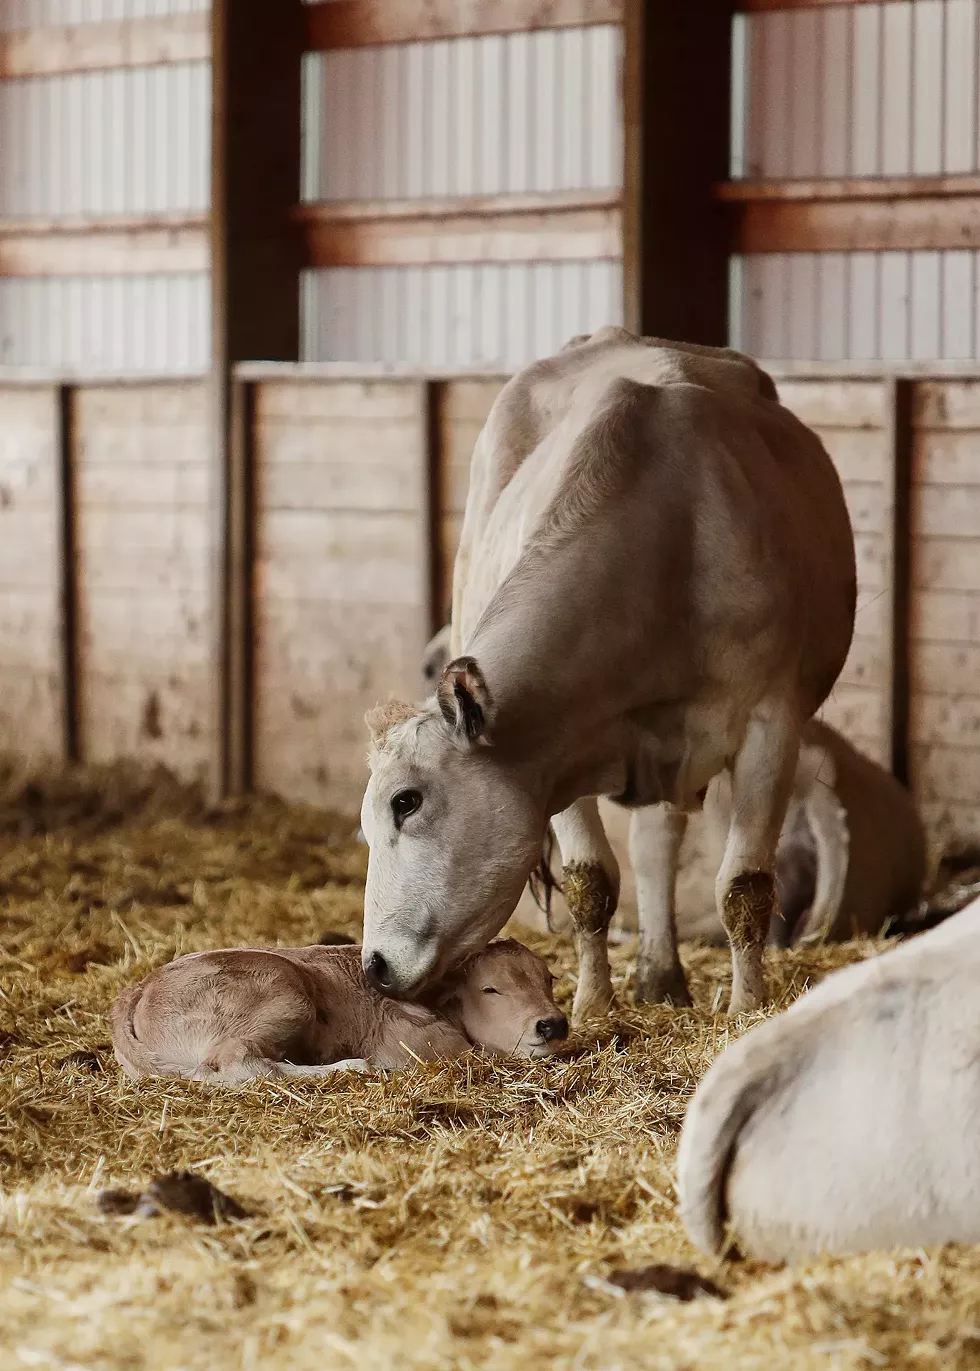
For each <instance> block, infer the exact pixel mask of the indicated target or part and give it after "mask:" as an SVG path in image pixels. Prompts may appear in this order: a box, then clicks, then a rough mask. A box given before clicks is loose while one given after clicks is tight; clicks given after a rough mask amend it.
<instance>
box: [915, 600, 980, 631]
mask: <svg viewBox="0 0 980 1371" xmlns="http://www.w3.org/2000/svg"><path fill="white" fill-rule="evenodd" d="M912 638H913V641H915V642H916V643H926V642H934V643H950V644H957V645H958V644H961V643H973V642H980V595H978V594H977V593H976V590H975V588H973V587H971V588H970V589H968V590H965V591H943V590H919V592H918V594H916V595H915V596H914V598H913V600H912Z"/></svg>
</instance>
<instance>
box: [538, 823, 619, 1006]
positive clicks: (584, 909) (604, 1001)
mask: <svg viewBox="0 0 980 1371" xmlns="http://www.w3.org/2000/svg"><path fill="white" fill-rule="evenodd" d="M552 828H553V829H554V831H555V837H556V838H557V839H558V846H559V847H560V848H561V859H562V894H563V895H564V897H565V903H566V905H567V906H568V913H569V915H570V917H571V920H572V925H573V928H574V931H575V948H576V951H577V952H578V985H577V986H576V988H575V1000H574V1003H573V1005H572V1022H573V1023H581V1022H583V1021H584V1020H585V1019H590V1018H594V1017H595V1016H596V1015H598V1014H605V1013H606V1011H607V1010H608V1008H609V1006H610V1005H611V1004H612V1000H613V988H612V978H611V977H610V975H609V949H608V945H607V934H608V932H609V923H610V920H611V919H612V916H613V915H614V914H615V912H616V905H617V903H618V901H619V866H618V865H617V863H616V858H615V856H614V855H613V850H612V848H611V847H610V846H609V839H608V838H607V837H606V832H605V829H604V828H603V827H602V820H601V819H600V818H599V806H598V804H597V802H596V801H595V800H593V799H588V800H578V801H576V803H575V804H573V805H572V806H571V807H570V808H568V809H566V810H565V811H564V812H563V813H561V814H556V815H555V817H554V819H552Z"/></svg>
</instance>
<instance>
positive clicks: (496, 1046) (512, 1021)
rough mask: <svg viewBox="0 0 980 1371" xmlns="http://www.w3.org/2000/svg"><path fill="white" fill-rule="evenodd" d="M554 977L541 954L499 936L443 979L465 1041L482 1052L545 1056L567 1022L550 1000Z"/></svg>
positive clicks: (562, 1034)
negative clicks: (451, 974) (452, 973)
mask: <svg viewBox="0 0 980 1371" xmlns="http://www.w3.org/2000/svg"><path fill="white" fill-rule="evenodd" d="M553 985H554V977H553V976H552V974H551V972H550V971H549V970H548V964H547V962H546V961H545V960H544V958H543V957H539V956H538V955H537V953H535V952H532V951H531V949H530V948H528V947H524V945H523V944H522V943H519V942H515V941H514V939H513V938H504V939H502V940H501V941H500V942H494V943H491V944H490V946H489V947H487V948H484V950H483V951H482V952H478V953H477V954H476V955H475V956H474V957H471V958H470V959H469V960H468V961H467V962H465V963H464V964H463V966H462V967H461V968H460V970H459V971H457V972H456V973H455V974H454V975H453V976H451V977H450V979H449V983H448V986H449V995H448V999H445V998H443V997H440V1000H441V1007H442V1008H443V1009H444V1010H446V1011H448V1012H450V1013H452V1014H453V1016H454V1017H455V1018H456V1019H457V1020H458V1022H459V1023H460V1025H461V1027H462V1029H463V1032H464V1033H465V1034H466V1036H467V1037H468V1038H469V1040H470V1042H472V1043H475V1044H476V1045H477V1046H478V1047H483V1048H485V1049H486V1050H487V1051H488V1052H500V1053H507V1054H509V1055H512V1056H516V1057H547V1056H550V1055H551V1053H552V1052H555V1051H556V1050H557V1049H558V1048H559V1047H561V1045H562V1043H563V1042H564V1041H565V1039H566V1038H567V1037H568V1020H567V1019H566V1018H565V1016H564V1014H563V1013H562V1012H561V1010H560V1009H559V1008H558V1006H557V1005H556V1004H555V1001H554V996H553V993H552V986H553Z"/></svg>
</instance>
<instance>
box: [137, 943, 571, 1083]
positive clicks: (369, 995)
mask: <svg viewBox="0 0 980 1371" xmlns="http://www.w3.org/2000/svg"><path fill="white" fill-rule="evenodd" d="M552 980H553V978H552V976H551V973H550V971H549V970H548V967H547V964H546V963H545V961H544V960H543V958H541V957H539V956H537V954H536V953H534V952H532V951H531V950H530V949H529V948H527V947H523V946H522V945H521V944H520V943H518V942H515V941H513V940H512V939H505V940H503V941H502V942H496V943H491V944H490V946H489V947H487V948H485V949H484V951H482V952H480V953H479V954H477V955H476V956H475V957H472V958H471V959H470V960H469V961H468V962H467V963H466V964H465V965H464V966H463V967H462V968H461V969H460V970H459V971H458V972H457V973H456V974H455V975H454V976H452V977H451V978H449V979H448V980H447V981H446V982H444V983H443V984H442V985H441V986H440V987H439V988H438V989H437V990H436V991H435V992H434V993H433V994H432V995H431V996H430V997H429V1000H428V1003H426V1004H397V1003H395V1002H394V1001H392V1000H390V999H386V998H384V997H383V996H381V995H379V994H378V993H377V991H375V990H373V989H372V988H371V987H370V986H369V985H368V984H367V982H366V981H365V980H364V975H363V972H362V970H361V949H360V948H359V947H350V946H329V947H325V946H323V945H320V944H317V945H315V946H313V947H290V948H285V947H282V948H232V949H222V950H220V951H215V952H192V953H190V954H189V955H187V956H185V957H178V958H177V960H176V961H173V962H169V963H168V964H167V965H166V966H163V967H160V969H159V970H158V971H154V972H153V973H152V975H150V976H148V977H147V978H146V980H145V981H142V982H141V983H140V984H139V985H136V986H133V987H131V988H130V989H129V990H124V991H123V993H122V994H121V995H120V996H119V999H118V1000H117V1001H116V1004H115V1006H114V1008H113V1011H112V1041H113V1047H114V1048H115V1053H116V1059H117V1061H118V1062H119V1064H120V1065H121V1066H122V1068H123V1070H124V1071H125V1072H126V1073H127V1075H130V1076H183V1077H189V1078H190V1079H192V1080H203V1081H211V1082H213V1083H218V1084H222V1085H237V1084H239V1083H240V1082H242V1081H248V1080H254V1079H255V1078H256V1077H259V1076H276V1077H281V1076H322V1075H326V1074H328V1073H330V1072H334V1071H343V1070H350V1069H353V1070H366V1069H367V1067H368V1066H379V1067H387V1068H397V1067H404V1066H408V1065H409V1063H410V1062H412V1061H413V1060H418V1059H420V1058H421V1059H422V1060H423V1061H435V1060H443V1059H451V1058H453V1057H459V1056H461V1055H462V1054H463V1053H465V1052H468V1051H469V1049H470V1047H471V1046H473V1045H477V1046H480V1047H483V1048H484V1049H485V1050H487V1051H491V1052H499V1053H504V1054H508V1055H511V1054H512V1055H514V1056H518V1057H546V1056H548V1055H550V1053H552V1052H553V1051H554V1050H555V1049H556V1047H558V1046H559V1045H560V1044H561V1042H563V1041H564V1039H565V1037H566V1036H567V1034H568V1024H567V1023H566V1021H565V1018H564V1016H563V1015H562V1014H561V1012H560V1010H558V1009H557V1007H556V1006H555V1002H554V999H553V998H552V991H551V986H552Z"/></svg>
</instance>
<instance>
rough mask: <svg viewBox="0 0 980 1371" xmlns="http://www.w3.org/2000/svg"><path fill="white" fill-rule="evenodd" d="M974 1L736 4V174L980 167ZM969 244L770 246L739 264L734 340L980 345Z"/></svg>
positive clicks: (895, 346) (757, 348) (914, 351)
mask: <svg viewBox="0 0 980 1371" xmlns="http://www.w3.org/2000/svg"><path fill="white" fill-rule="evenodd" d="M978 15H980V7H978V5H977V3H976V0H916V2H915V4H892V3H878V4H860V5H840V6H833V5H830V6H816V7H814V8H811V9H784V10H772V11H769V12H765V13H757V14H751V15H744V16H741V17H740V19H739V20H738V37H739V41H738V44H737V46H736V51H737V53H738V56H739V59H740V62H741V72H740V80H739V81H738V82H737V85H736V107H735V132H734V137H733V142H732V163H731V174H732V176H733V177H735V178H743V177H747V178H763V179H768V178H798V179H808V178H821V177H824V178H827V177H881V176H939V175H952V174H958V173H969V172H976V171H977V170H978V169H980V114H978V110H980V21H978ZM977 258H978V254H977V253H976V252H975V251H972V250H968V251H958V250H949V251H942V252H928V251H916V252H904V251H903V252H877V253H874V252H828V253H819V254H816V253H805V252H801V253H767V254H753V255H752V256H747V257H739V258H736V259H734V261H733V264H732V304H733V308H732V341H733V343H734V345H735V346H736V347H742V348H745V349H746V350H747V351H749V352H752V353H754V354H755V355H757V356H760V357H778V358H794V359H800V360H804V359H818V360H820V359H822V360H826V361H844V360H858V361H873V360H891V359H897V358H925V359H950V360H953V359H962V358H978V357H980V330H978V324H977V320H978V313H980V307H978V298H980V267H978V260H977Z"/></svg>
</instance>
